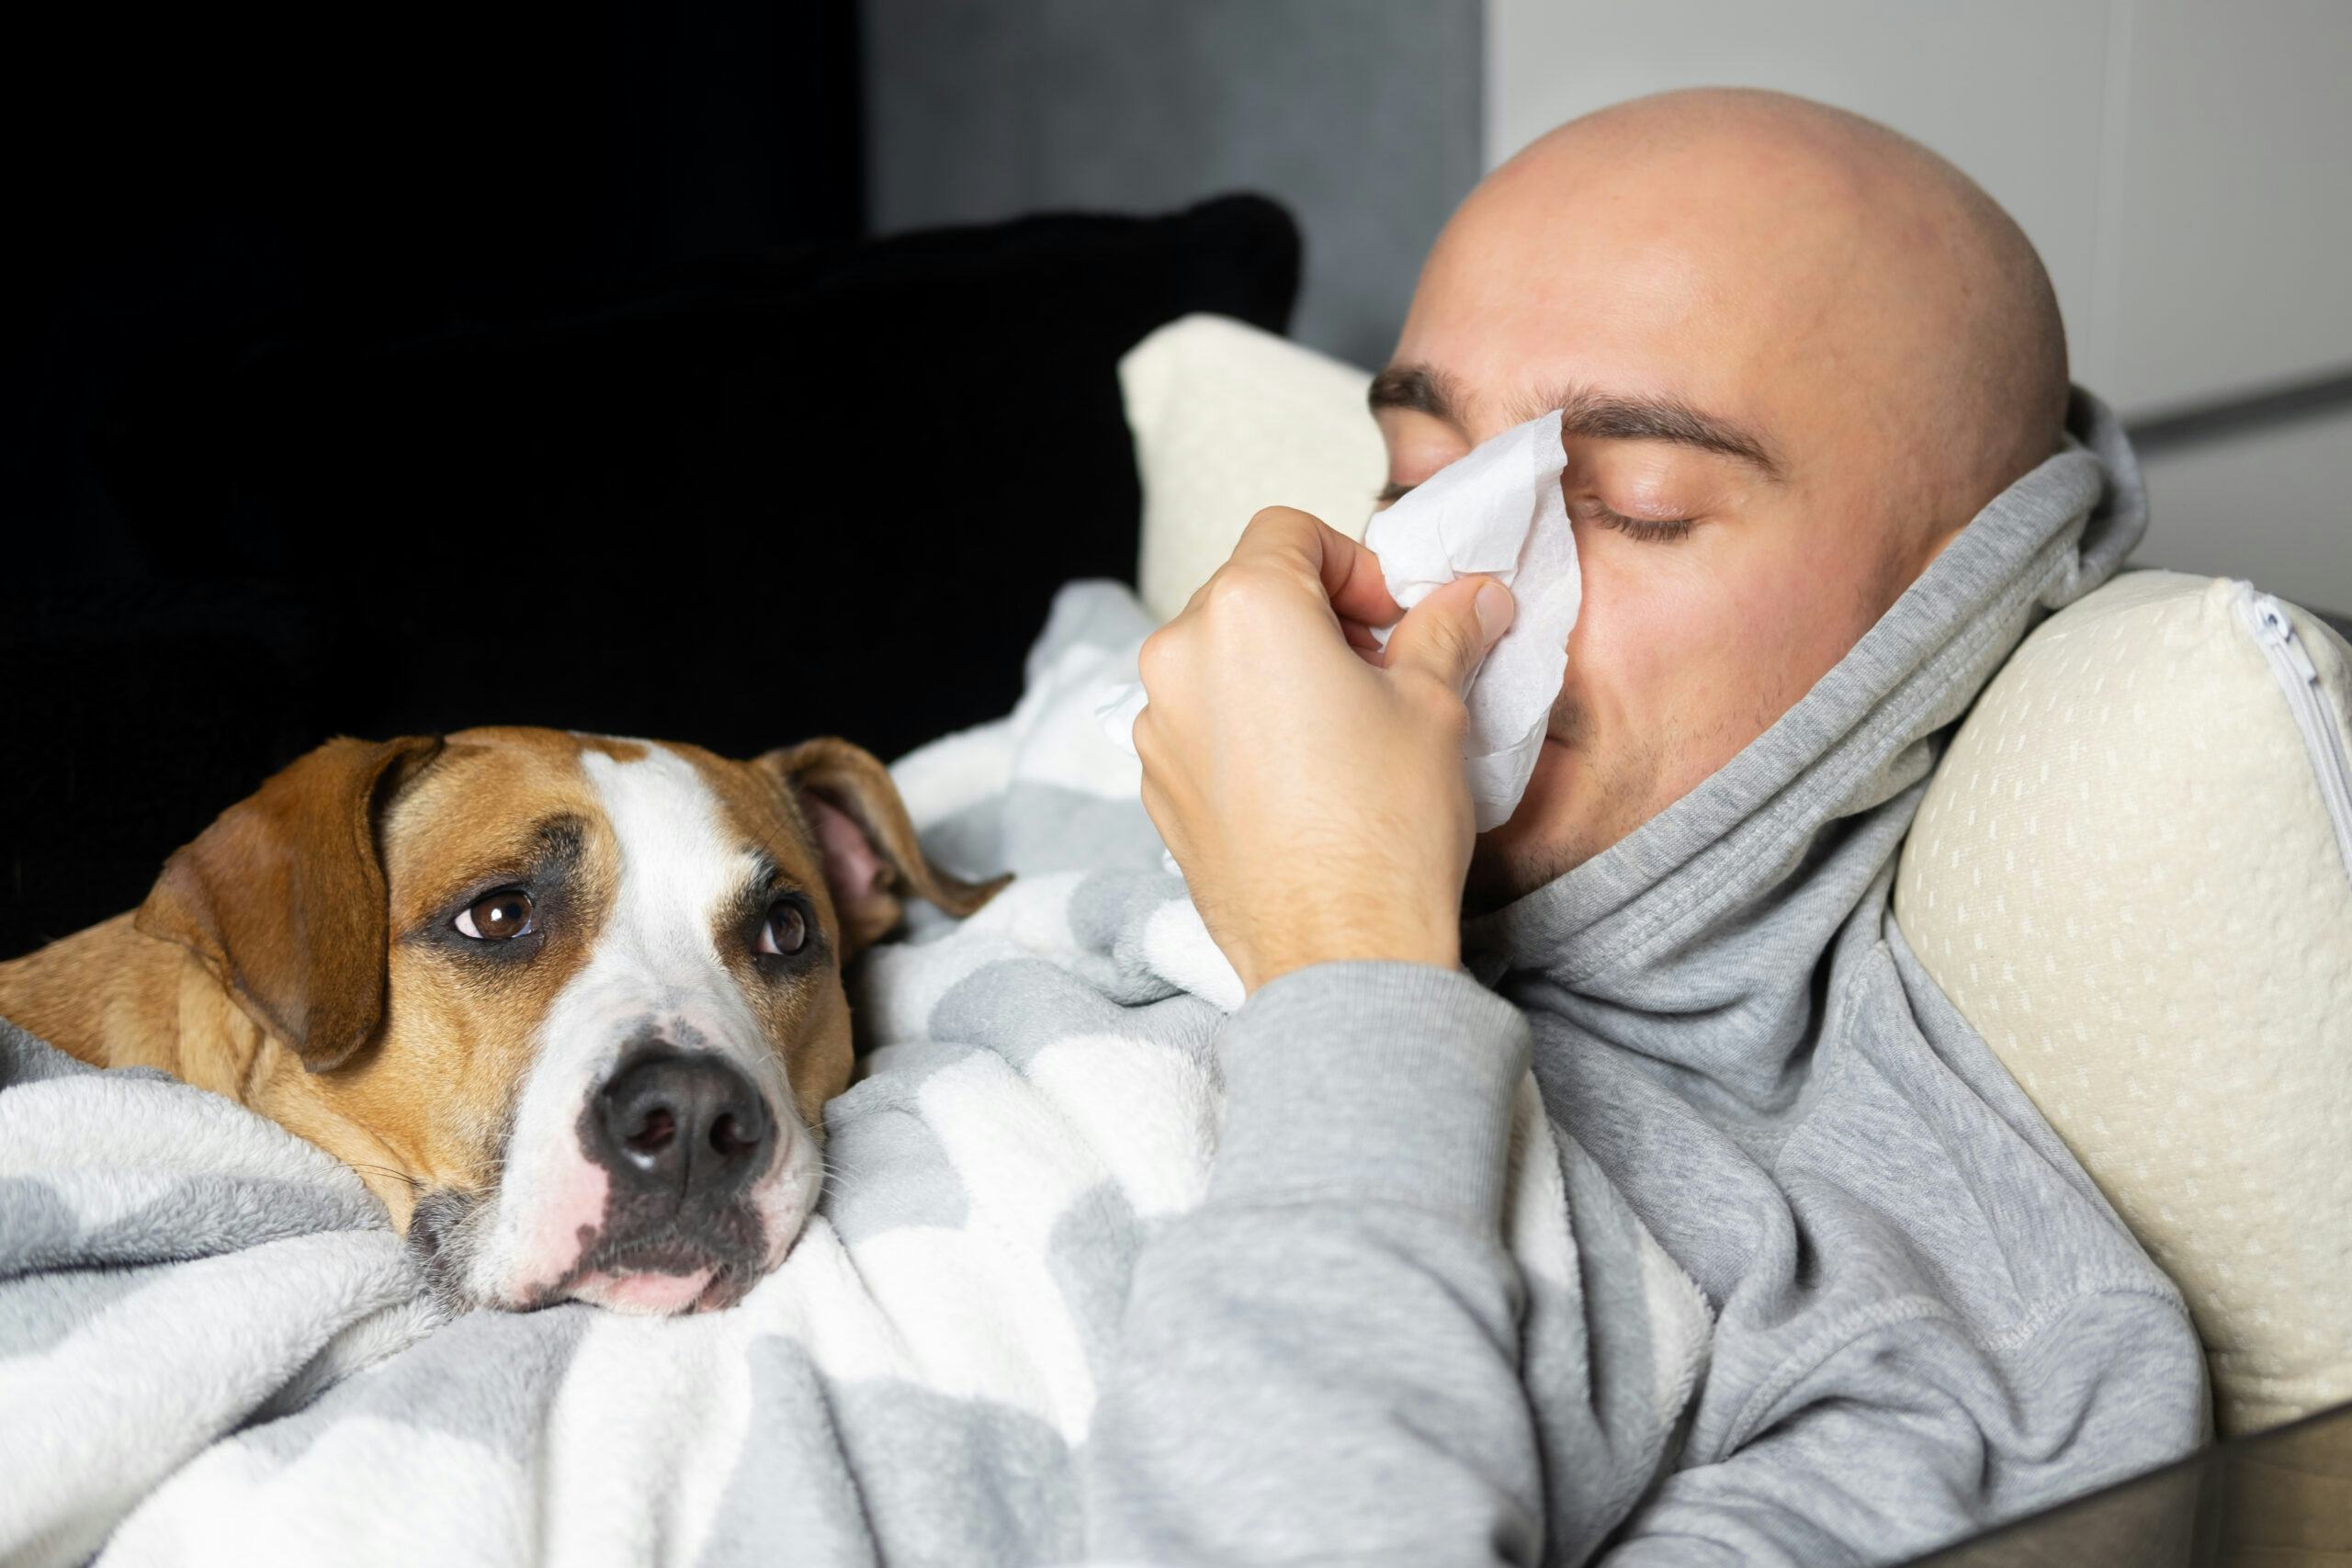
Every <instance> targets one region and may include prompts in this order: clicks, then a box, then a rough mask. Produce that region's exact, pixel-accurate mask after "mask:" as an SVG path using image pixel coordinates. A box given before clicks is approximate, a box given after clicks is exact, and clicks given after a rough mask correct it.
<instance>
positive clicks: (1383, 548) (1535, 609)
mask: <svg viewBox="0 0 2352 1568" xmlns="http://www.w3.org/2000/svg"><path fill="white" fill-rule="evenodd" d="M1566 467H1567V450H1566V447H1565V446H1562V445H1561V441H1560V415H1559V412H1558V411H1557V410H1555V411H1554V412H1551V413H1547V414H1545V415H1544V417H1543V418H1541V419H1532V420H1529V421H1528V422H1527V423H1525V424H1522V425H1519V426H1517V427H1516V428H1514V429H1510V430H1506V431H1504V432H1503V433H1502V434H1500V435H1498V436H1496V437H1495V438H1494V439H1493V440H1491V441H1488V442H1487V443H1486V445H1484V446H1480V447H1478V448H1477V449H1476V450H1475V451H1473V452H1471V453H1470V454H1469V455H1468V456H1467V457H1459V458H1456V459H1455V460H1454V461H1453V462H1451V463H1448V464H1447V465H1446V466H1445V467H1444V468H1440V469H1439V470H1438V471H1437V472H1436V473H1434V474H1432V475H1430V478H1429V479H1427V480H1426V481H1424V482H1423V483H1421V484H1419V485H1416V486H1415V487H1414V488H1413V490H1412V491H1411V492H1410V493H1409V494H1408V495H1407V496H1405V498H1404V499H1403V500H1401V501H1399V502H1397V504H1396V505H1394V506H1391V507H1390V508H1388V510H1386V511H1385V512H1382V513H1376V514H1375V515H1374V517H1373V520H1372V525H1371V526H1370V527H1369V528H1367V529H1365V530H1364V536H1363V542H1364V544H1365V546H1366V547H1368V548H1370V549H1371V551H1372V553H1373V554H1374V555H1375V556H1377V557H1379V558H1380V573H1381V576H1382V577H1384V578H1385V579H1386V580H1387V582H1388V593H1389V597H1391V598H1393V599H1395V600H1396V601H1397V604H1401V605H1403V606H1404V607H1405V608H1406V609H1408V610H1409V609H1411V608H1412V607H1413V606H1414V605H1416V604H1419V603H1420V602H1421V600H1422V599H1423V598H1425V597H1427V596H1428V595H1429V593H1430V592H1431V591H1433V590H1435V589H1437V588H1441V587H1442V586H1444V585H1445V584H1446V583H1449V582H1451V581H1453V580H1454V579H1455V578H1457V577H1471V576H1476V575H1479V574H1484V575H1486V576H1488V577H1492V578H1494V579H1495V580H1497V581H1499V582H1501V583H1502V584H1503V585H1504V586H1505V587H1507V588H1509V589H1510V592H1511V600H1512V603H1513V605H1514V614H1513V615H1512V616H1511V623H1510V630H1509V631H1507V632H1505V633H1504V634H1503V635H1502V639H1501V640H1500V641H1498V642H1497V643H1496V644H1495V646H1494V647H1493V648H1492V649H1488V650H1487V659H1486V662H1485V663H1483V664H1482V665H1480V666H1479V668H1478V672H1477V674H1476V677H1474V678H1473V680H1472V682H1471V685H1470V695H1469V699H1468V702H1469V708H1470V732H1469V734H1468V736H1467V737H1466V738H1465V739H1464V741H1463V746H1462V761H1463V766H1464V769H1465V770H1466V771H1467V773H1468V774H1469V781H1470V798H1471V801H1472V802H1473V803H1474V804H1475V805H1476V807H1477V814H1478V831H1480V832H1481V833H1483V832H1485V831H1487V829H1490V828H1498V827H1500V826H1501V825H1502V824H1503V821H1504V820H1505V819H1506V818H1509V817H1510V814H1511V813H1512V812H1513V811H1514V810H1516V809H1518V807H1519V800H1520V796H1521V795H1525V794H1526V793H1527V780H1528V776H1529V775H1530V774H1531V773H1533V772H1534V771H1535V757H1536V753H1537V752H1539V751H1541V750H1543V747H1544V727H1545V726H1546V725H1547V724H1549V723H1550V721H1551V716H1552V705H1553V703H1554V702H1555V701H1556V700H1557V699H1558V697H1559V695H1560V680H1561V678H1562V677H1563V676H1564V675H1566V673H1567V668H1568V633H1569V632H1570V631H1572V630H1574V629H1575V627H1576V624H1577V612H1578V611H1580V610H1581V609H1583V607H1584V573H1583V570H1582V569H1581V568H1580V567H1579V566H1578V564H1577V536H1576V531H1575V530H1574V529H1573V528H1571V527H1569V526H1568V508H1567V502H1566V499H1565V498H1563V496H1562V495H1561V493H1560V470H1561V469H1562V468H1566ZM1391 629H1393V628H1391ZM1373 635H1374V637H1378V638H1379V639H1380V642H1381V645H1382V646H1383V647H1386V646H1387V643H1388V631H1387V630H1376V631H1374V633H1373Z"/></svg>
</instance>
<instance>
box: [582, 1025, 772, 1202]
mask: <svg viewBox="0 0 2352 1568" xmlns="http://www.w3.org/2000/svg"><path fill="white" fill-rule="evenodd" d="M591 1130H592V1133H593V1134H594V1135H593V1136H592V1137H591V1138H590V1139H589V1140H588V1143H589V1151H588V1152H589V1154H590V1156H591V1157H592V1158H594V1160H595V1161H596V1163H597V1164H599V1165H601V1166H603V1167H604V1168H605V1169H606V1170H607V1171H609V1172H610V1173H611V1175H612V1179H613V1182H614V1184H615V1186H616V1188H619V1189H623V1190H628V1191H631V1192H636V1193H644V1194H649V1195H650V1194H656V1193H671V1194H674V1195H675V1196H676V1199H677V1201H678V1202H679V1204H680V1205H681V1206H682V1207H687V1208H691V1207H695V1206H699V1205H702V1204H706V1203H709V1202H714V1201H722V1202H723V1201H729V1200H731V1199H733V1198H734V1197H736V1196H737V1195H738V1194H739V1193H741V1191H742V1190H744V1189H745V1188H746V1187H748V1186H749V1185H750V1184H751V1182H752V1179H753V1178H754V1177H756V1176H758V1175H759V1173H760V1172H761V1171H762V1170H763V1169H764V1168H766V1166H767V1162H768V1150H769V1146H770V1145H772V1144H773V1143H774V1142H775V1122H774V1119H773V1118H771V1117H770V1116H769V1114H768V1108H767V1102H766V1101H765V1100H763V1099H762V1098H761V1096H760V1091H759V1089H757V1088H755V1087H754V1086H753V1085H752V1080H751V1079H750V1078H748V1077H745V1076H744V1075H743V1074H742V1073H741V1071H739V1070H737V1068H736V1067H735V1066H732V1065H731V1064H730V1063H729V1062H727V1061H725V1060H724V1059H722V1058H720V1057H718V1056H713V1055H681V1054H678V1053H676V1052H673V1051H668V1050H660V1049H656V1050H649V1051H643V1052H640V1053H639V1054H638V1055H634V1056H632V1057H630V1058H629V1059H628V1060H627V1061H625V1062H623V1063H622V1064H621V1065H620V1066H619V1068H618V1069H617V1070H616V1071H615V1072H614V1074H613V1076H612V1077H610V1078H609V1079H607V1080H606V1081H605V1087H604V1088H603V1089H601V1090H599V1091H598V1093H597V1096H596V1114H595V1115H594V1117H593V1118H592V1119H591Z"/></svg>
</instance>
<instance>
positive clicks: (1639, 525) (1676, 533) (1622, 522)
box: [1584, 502, 1699, 545]
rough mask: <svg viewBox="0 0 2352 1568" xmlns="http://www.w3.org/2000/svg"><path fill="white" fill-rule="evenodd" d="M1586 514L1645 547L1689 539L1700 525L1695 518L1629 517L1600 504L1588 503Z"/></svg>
mask: <svg viewBox="0 0 2352 1568" xmlns="http://www.w3.org/2000/svg"><path fill="white" fill-rule="evenodd" d="M1584 514H1585V515H1586V516H1587V517H1589V518H1590V519H1591V520H1592V521H1593V522H1595V523H1598V524H1600V525H1601V526H1602V527H1604V528H1614V529H1616V530H1617V531H1618V532H1619V533H1621V534H1623V535H1624V536H1626V537H1627V538H1629V539H1634V540H1638V541H1639V542H1641V543H1643V544H1645V545H1669V544H1672V543H1673V542H1674V541H1675V540H1677V539H1687V538H1689V537H1690V536H1691V529H1693V528H1695V527H1697V526H1698V525H1699V520H1698V519H1697V518H1695V517H1663V518H1658V519H1657V520H1655V521H1653V520H1651V519H1649V518H1646V517H1628V516H1626V515H1625V514H1624V513H1622V512H1611V510H1610V509H1609V508H1607V507H1605V506H1603V505H1601V504H1600V502H1588V503H1587V504H1586V506H1585V508H1584Z"/></svg>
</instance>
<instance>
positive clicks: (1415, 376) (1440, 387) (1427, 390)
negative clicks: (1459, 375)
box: [1364, 365, 1464, 424]
mask: <svg viewBox="0 0 2352 1568" xmlns="http://www.w3.org/2000/svg"><path fill="white" fill-rule="evenodd" d="M1364 400H1365V401H1366V402H1368V403H1370V404H1371V405H1372V412H1374V413H1378V412H1380V411H1381V410H1382V409H1410V410H1411V411H1412V412H1415V413H1425V414H1428V415H1429V416H1430V418H1432V419H1442V420H1444V421H1445V422H1446V423H1449V424H1459V423H1461V422H1462V418H1461V416H1462V404H1463V402H1464V398H1463V396H1462V387H1461V383H1459V382H1458V381H1456V380H1454V378H1453V377H1451V376H1449V375H1447V374H1446V373H1445V372H1444V371H1442V370H1432V369H1430V367H1427V366H1425V365H1392V366H1390V367H1388V368H1387V369H1385V370H1383V371H1382V372H1381V373H1380V374H1379V375H1377V376H1374V378H1372V390H1371V391H1370V392H1369V393H1367V394H1366V395H1365V398H1364Z"/></svg>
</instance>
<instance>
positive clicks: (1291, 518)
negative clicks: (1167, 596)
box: [1233, 506, 1401, 626]
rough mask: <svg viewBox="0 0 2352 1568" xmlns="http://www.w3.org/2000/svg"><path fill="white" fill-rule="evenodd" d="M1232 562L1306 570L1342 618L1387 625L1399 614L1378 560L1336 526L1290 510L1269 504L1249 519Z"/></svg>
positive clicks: (1234, 551) (1368, 624)
mask: <svg viewBox="0 0 2352 1568" xmlns="http://www.w3.org/2000/svg"><path fill="white" fill-rule="evenodd" d="M1233 559H1234V562H1235V564H1237V565H1238V564H1241V563H1243V562H1250V563H1254V564H1265V565H1279V566H1283V567H1285V568H1289V569H1292V570H1305V571H1306V572H1307V573H1308V574H1309V575H1311V576H1313V577H1314V578H1315V579H1316V580H1317V581H1319V582H1320V583H1322V585H1323V596H1324V597H1325V598H1327V599H1329V601H1330V602H1331V608H1332V609H1334V610H1335V611H1337V612H1339V614H1340V617H1341V618H1342V619H1344V620H1351V621H1361V622H1363V624H1364V625H1366V626H1386V625H1388V623H1389V622H1391V621H1393V620H1395V619H1396V618H1397V615H1399V614H1400V613H1401V612H1400V611H1399V609H1398V607H1397V601H1396V600H1395V599H1392V598H1390V597H1389V594H1388V582H1387V580H1386V579H1385V578H1384V577H1382V576H1381V575H1380V560H1379V558H1377V557H1376V556H1374V554H1373V553H1372V552H1371V551H1370V550H1368V549H1365V548H1364V547H1363V546H1362V545H1360V544H1358V543H1356V541H1355V540H1353V539H1351V538H1349V537H1348V536H1346V535H1345V534H1342V533H1340V531H1339V530H1338V529H1337V528H1334V527H1332V526H1331V525H1329V524H1327V523H1325V522H1323V521H1322V520H1321V519H1320V518H1317V517H1315V516H1313V515H1311V514H1309V513H1305V512H1301V511H1299V510H1298V509H1297V508H1295V507H1291V506H1269V507H1267V508H1266V509H1265V510H1264V511H1262V512H1261V513H1258V514H1257V515H1256V516H1255V517H1252V518H1251V519H1250V526H1249V527H1247V528H1245V529H1243V530H1242V531H1241V542H1240V543H1239V544H1238V545H1236V546H1234V547H1233Z"/></svg>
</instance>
